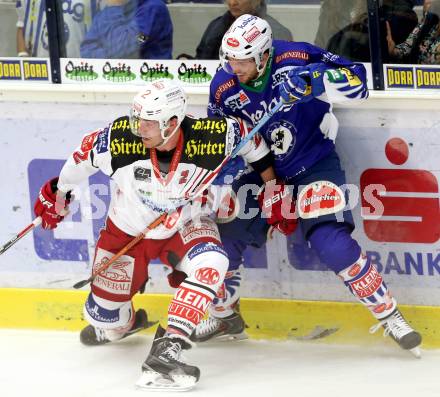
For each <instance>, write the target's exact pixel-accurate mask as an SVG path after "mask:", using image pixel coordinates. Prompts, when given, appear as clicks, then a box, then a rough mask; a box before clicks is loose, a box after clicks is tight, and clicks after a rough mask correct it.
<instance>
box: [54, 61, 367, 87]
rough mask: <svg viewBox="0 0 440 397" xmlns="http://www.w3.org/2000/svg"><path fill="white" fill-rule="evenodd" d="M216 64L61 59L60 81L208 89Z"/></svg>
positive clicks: (216, 68) (67, 82) (201, 62)
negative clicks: (157, 82)
mask: <svg viewBox="0 0 440 397" xmlns="http://www.w3.org/2000/svg"><path fill="white" fill-rule="evenodd" d="M364 65H365V68H366V69H367V76H368V88H369V89H372V88H373V84H372V81H373V80H372V71H371V64H368V63H366V64H364ZM220 68H221V65H220V62H219V61H214V60H196V59H191V60H152V59H147V60H137V59H80V58H61V76H62V77H61V78H62V82H63V83H65V84H78V83H99V84H113V85H121V84H122V83H123V84H133V85H140V84H143V83H145V82H148V81H154V80H158V79H171V80H176V81H178V82H179V83H180V84H182V85H183V86H186V87H191V86H197V87H206V88H208V87H209V84H210V82H211V80H212V78H213V77H214V75H215V73H216V72H217V70H219V69H220Z"/></svg>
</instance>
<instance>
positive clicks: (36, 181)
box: [0, 93, 440, 345]
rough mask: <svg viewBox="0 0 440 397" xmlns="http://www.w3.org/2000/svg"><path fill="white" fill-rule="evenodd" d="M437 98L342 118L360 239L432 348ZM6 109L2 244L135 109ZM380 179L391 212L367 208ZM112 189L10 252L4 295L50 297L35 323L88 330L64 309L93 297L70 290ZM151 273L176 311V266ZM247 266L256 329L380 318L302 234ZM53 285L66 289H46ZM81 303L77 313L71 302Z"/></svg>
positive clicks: (277, 241) (88, 195)
mask: <svg viewBox="0 0 440 397" xmlns="http://www.w3.org/2000/svg"><path fill="white" fill-rule="evenodd" d="M388 95H391V94H390V93H388ZM403 99H404V98H403ZM110 102H111V101H110ZM193 103H194V102H193ZM391 103H392V105H390V104H391ZM438 105H439V101H438V99H437V100H430V101H424V102H423V105H422V106H418V107H417V106H416V107H415V106H414V104H408V101H407V100H400V99H399V98H394V99H393V100H391V99H387V98H384V97H378V96H376V97H374V98H373V99H370V100H369V101H368V102H367V104H366V105H364V106H361V107H358V108H348V107H339V108H337V109H336V113H337V115H338V118H339V121H340V132H339V136H338V138H337V149H338V153H339V154H340V156H341V159H342V162H343V165H344V167H345V169H346V172H347V181H348V183H350V184H352V185H353V186H354V187H353V188H352V189H351V190H352V191H353V194H354V198H353V200H354V201H353V203H354V205H353V214H354V218H355V223H356V231H355V233H354V236H355V237H356V238H357V239H358V241H359V242H360V244H361V245H362V247H363V248H364V250H365V251H366V252H367V254H368V255H369V256H370V257H371V259H372V260H373V261H374V262H375V263H376V265H377V266H378V268H379V270H380V271H381V272H382V274H383V275H384V278H385V280H386V282H387V284H388V285H389V287H390V288H391V290H392V292H393V293H394V295H395V296H396V297H397V299H398V301H399V302H401V303H404V304H406V305H411V307H408V308H407V310H409V313H411V314H412V315H411V316H409V317H410V319H413V320H414V322H417V321H419V322H420V325H421V326H423V328H424V329H426V330H427V331H426V335H424V336H425V340H426V337H428V340H429V338H430V337H429V335H431V336H432V342H429V343H430V344H432V345H435V344H436V343H437V344H439V345H440V342H438V341H437V340H438V338H437V339H436V335H435V333H434V332H432V333H431V331H429V330H430V327H431V324H435V323H436V320H435V318H436V315H437V314H436V313H437V312H436V308H435V307H436V306H438V305H439V303H440V289H439V288H438V285H439V275H440V250H439V248H440V244H439V238H440V231H439V228H440V226H439V225H440V213H439V188H438V183H439V180H440V160H439V159H438V156H437V153H438V152H439V150H438V148H439V144H438V136H439V133H440V125H439V124H438V116H437V114H436V112H433V110H432V109H438V108H439V106H438ZM2 110H3V112H2V114H1V115H0V123H1V126H2V135H1V138H0V145H1V148H2V160H3V161H2V163H3V164H2V165H3V167H2V171H3V172H2V177H3V178H2V182H1V184H2V189H1V192H2V206H1V208H0V217H1V219H2V226H1V228H0V242H2V243H3V242H5V241H7V240H9V239H10V238H11V237H12V236H13V235H14V234H15V233H17V232H18V231H19V230H21V229H22V228H23V227H24V226H25V225H27V224H28V223H29V222H30V221H31V220H32V217H33V214H32V207H33V201H34V199H35V197H36V195H37V192H38V189H39V187H40V185H41V184H42V183H43V182H44V181H45V180H47V179H48V178H50V177H53V176H55V175H56V174H57V173H58V172H59V170H60V168H61V167H62V164H63V162H64V159H65V158H66V157H67V156H68V155H69V154H70V153H71V152H72V151H73V150H74V148H75V147H76V146H78V145H79V143H80V142H81V138H82V136H83V135H84V134H86V133H88V132H92V131H93V130H95V129H97V128H100V127H105V126H106V125H107V123H108V122H109V121H111V120H112V119H113V118H115V117H117V116H120V115H122V114H126V113H127V105H121V104H109V105H102V104H97V103H89V104H81V103H55V102H54V103H51V102H49V103H36V104H32V106H28V105H27V104H26V103H22V102H5V103H2ZM190 110H191V112H192V113H193V114H196V115H202V114H203V112H204V111H203V107H201V106H192V108H191V109H190ZM437 113H438V110H437ZM396 180H397V181H401V182H400V183H399V184H398V187H399V190H396V189H395V187H396V183H395V181H396ZM376 184H379V185H381V186H383V188H381V189H382V190H381V189H379V190H376V191H375V193H373V196H374V197H375V198H376V199H377V200H378V202H380V203H381V204H382V208H383V213H382V216H381V217H375V216H374V214H373V215H372V214H368V213H367V210H366V208H368V205H367V204H368V203H365V202H362V199H361V197H362V196H363V195H364V194H365V192H366V191H367V190H368V189H369V187H370V186H371V185H376ZM387 186H390V187H392V188H394V191H393V190H390V189H387ZM109 191H110V185H109V183H108V181H107V180H106V178H104V177H103V176H102V175H99V174H98V175H95V176H93V177H91V178H89V180H88V181H87V182H86V183H84V184H83V185H82V187H81V189H79V191H78V192H76V198H77V200H76V201H75V203H74V204H73V205H72V212H73V214H74V215H73V217H71V218H70V219H67V220H66V221H65V222H64V223H63V224H62V225H61V226H60V227H59V228H58V229H57V230H56V231H55V232H48V231H43V230H40V229H37V230H35V232H33V233H32V234H31V235H29V236H27V237H26V238H25V239H23V240H22V241H20V242H19V243H17V244H16V246H14V247H13V248H11V249H10V250H9V251H8V252H7V253H5V254H4V255H2V256H0V287H6V288H11V289H5V290H2V291H1V294H2V295H5V299H7V300H8V301H12V302H14V299H13V297H15V296H16V294H17V292H16V291H15V290H14V289H13V288H20V290H19V291H20V292H21V293H24V294H29V295H26V297H27V298H26V299H24V298H23V301H22V302H23V304H24V303H26V302H27V301H29V302H34V301H38V302H43V304H42V305H40V306H39V308H38V310H37V309H36V308H33V309H25V310H30V311H31V313H34V314H33V315H32V314H29V321H30V319H31V318H34V319H35V326H37V327H43V328H46V327H47V328H50V327H52V326H53V327H54V328H64V327H67V328H69V325H66V324H75V325H74V327H75V329H77V328H79V327H80V325H79V323H78V322H75V321H73V320H72V321H70V320H65V319H64V317H69V315H68V314H67V313H72V310H74V311H75V313H76V314H75V315H73V314H72V315H71V316H70V317H71V318H74V319H75V318H76V319H79V318H80V315H81V314H80V313H81V304H82V301H83V299H84V295H83V294H82V293H77V292H73V291H60V290H68V289H71V287H72V285H73V284H74V283H75V282H77V281H79V280H81V279H84V278H86V277H88V274H89V271H90V266H91V265H90V258H92V257H93V250H94V244H95V242H96V238H97V236H98V233H99V230H100V228H101V226H102V222H103V219H104V218H103V217H104V214H105V212H106V205H107V204H108V202H109ZM356 191H357V193H358V195H359V200H357V199H356ZM379 206H380V205H379ZM361 207H364V210H362V209H361ZM90 218H91V219H90ZM150 270H151V271H150V273H151V281H150V282H149V284H148V292H149V293H152V294H154V295H145V296H141V297H140V299H141V300H142V299H146V300H149V301H148V305H146V306H147V308H148V310H155V309H154V308H155V307H156V306H155V305H157V307H158V308H160V307H161V305H162V306H163V308H162V309H163V310H166V307H167V305H168V297H167V298H166V299H165V298H163V297H162V295H160V294H170V293H171V292H172V290H171V289H170V288H169V287H168V286H167V285H166V279H165V277H164V274H165V273H166V270H165V269H164V266H163V265H161V264H159V263H154V264H152V265H151V266H150ZM243 273H244V282H243V295H244V296H245V297H248V298H249V300H246V301H245V302H244V303H243V310H244V313H245V315H246V319H247V321H249V322H250V323H251V324H255V335H256V336H264V335H267V336H270V332H269V331H270V330H273V331H272V332H274V336H277V337H286V336H287V333H288V332H289V331H291V329H295V327H300V328H297V329H299V330H300V331H298V332H299V333H300V334H301V335H303V334H307V333H308V332H310V331H311V330H312V329H313V328H314V327H315V326H325V327H327V326H330V325H327V323H325V324H324V323H323V321H324V320H325V319H326V318H327V317H326V316H328V319H330V320H331V319H337V320H338V321H341V324H345V325H343V328H346V327H348V323H349V322H350V321H349V320H350V319H353V318H356V319H357V321H356V327H357V326H359V327H360V328H359V331H360V334H361V335H364V336H365V335H367V331H368V327H369V325H371V324H372V319H371V317H370V315H369V314H368V313H367V312H366V311H365V310H364V309H362V308H359V307H358V306H357V305H352V304H351V303H344V302H352V298H351V296H350V295H349V293H348V292H347V291H346V289H345V288H344V286H343V285H342V284H341V282H340V280H339V279H338V278H337V277H335V276H334V275H333V274H332V273H331V272H330V271H328V270H327V269H326V268H325V267H324V266H323V265H322V264H321V263H320V262H319V260H318V259H317V258H316V256H315V255H314V254H313V252H312V251H311V250H310V249H309V248H308V246H307V244H306V243H305V242H304V241H303V240H302V238H301V235H300V233H295V234H294V235H293V236H292V237H289V238H288V239H286V238H284V237H282V236H279V235H277V236H276V237H275V238H274V239H273V240H271V241H269V242H268V244H267V246H266V247H264V248H262V249H260V250H249V251H248V252H247V253H246V262H245V268H244V271H243ZM21 288H25V289H29V290H21ZM32 289H33V290H32ZM47 289H54V290H56V291H48V292H46V290H47ZM51 294H55V295H51ZM58 294H59V295H58ZM156 294H159V295H156ZM41 295H42V296H43V298H41ZM31 297H33V298H31ZM20 299H21V298H20ZM72 299H73V301H72ZM151 299H153V301H154V303H152V301H151ZM161 299H165V301H166V302H164V301H161ZM274 300H275V301H274ZM310 301H313V302H310ZM329 301H332V303H329ZM2 302H3V303H2V310H1V312H2V313H6V314H5V315H9V314H8V312H9V311H10V310H11V311H12V309H8V306H9V305H6V304H5V303H4V302H5V300H3V299H2ZM44 302H46V303H44ZM51 302H52V305H51ZM54 302H58V303H57V304H55V303H54ZM69 302H71V303H69ZM274 302H276V304H274ZM303 302H307V303H303ZM333 302H334V303H333ZM337 302H339V303H337ZM70 304H72V305H74V307H75V309H72V310H68V309H69V307H70V306H69V305H70ZM150 304H153V308H152V309H150V306H149V305H150ZM13 305H14V307H15V310H17V309H18V308H19V307H20V306H19V305H18V303H16V304H13ZM57 305H59V306H57ZM45 307H46V308H51V309H50V310H49V309H48V311H49V312H50V313H52V314H55V316H54V318H55V319H53V320H51V321H52V325H49V323H51V321H49V322H48V323H47V324H48V325H41V319H42V318H44V316H43V317H42V313H44V310H43V309H44V308H45ZM274 307H275V308H276V309H277V310H279V313H278V312H277V314H274V316H275V317H276V318H275V317H274V318H272V317H271V316H270V315H269V314H266V315H265V320H264V321H266V319H267V321H268V323H267V324H268V326H267V327H266V326H263V325H261V327H260V325H259V328H258V330H257V328H256V325H257V324H258V322H257V315H256V314H255V317H254V314H252V313H257V312H259V311H263V312H265V310H266V309H265V308H274ZM53 308H56V310H55V309H53ZM164 308H165V309H164ZM17 311H18V310H17ZM357 311H359V313H358V312H357ZM267 312H268V313H270V310H267ZM12 314H13V313H12ZM413 315H414V317H413ZM0 316H4V314H0ZM277 316H278V317H277ZM292 316H293V317H292ZM23 317H26V316H23ZM59 317H61V318H63V322H65V323H66V324H64V325H62V326H61V327H58V326H57V324H59V323H58V321H59V320H56V318H59ZM291 317H292V320H294V319H298V318H301V319H304V320H301V322H300V326H296V325H295V323H290V322H289V321H290V318H291ZM0 318H1V323H0V326H8V321H6V320H4V317H0ZM9 318H10V319H11V317H9ZM17 318H18V317H17ZM48 318H51V316H49V317H48ZM248 318H249V319H248ZM344 318H346V320H344ZM321 319H322V321H321ZM309 320H310V321H309ZM318 320H320V321H318ZM14 321H15V320H14ZM14 321H12V319H11V324H15V322H14ZM17 321H18V320H17ZM23 321H24V320H23ZM69 321H70V322H69ZM78 321H79V320H78ZM283 321H285V322H283ZM344 321H346V322H344ZM43 323H44V324H46V323H45V322H44V321H43ZM251 324H250V325H251ZM28 325H29V326H31V324H27V325H24V324H23V325H20V324H19V323H17V326H28ZM277 326H279V327H278V328H277ZM301 327H302V328H301ZM334 327H336V326H334ZM437 328H438V327H437ZM69 329H70V328H69ZM253 329H254V328H252V325H251V330H253ZM253 332H254V331H252V333H253ZM338 335H342V334H340V333H339V332H336V333H335V334H334V335H333V336H330V337H328V339H330V338H336V339H337V338H339V336H338Z"/></svg>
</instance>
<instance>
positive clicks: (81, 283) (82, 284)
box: [73, 279, 91, 289]
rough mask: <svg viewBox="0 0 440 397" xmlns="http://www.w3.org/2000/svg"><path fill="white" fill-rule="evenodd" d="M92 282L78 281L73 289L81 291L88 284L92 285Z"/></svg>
mask: <svg viewBox="0 0 440 397" xmlns="http://www.w3.org/2000/svg"><path fill="white" fill-rule="evenodd" d="M90 281H91V280H90V279H87V280H81V281H78V282H77V283H76V284H74V285H73V288H75V289H80V288H82V287H85V286H86V285H87V284H88V283H90Z"/></svg>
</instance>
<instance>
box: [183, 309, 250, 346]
mask: <svg viewBox="0 0 440 397" xmlns="http://www.w3.org/2000/svg"><path fill="white" fill-rule="evenodd" d="M244 329H245V323H244V320H243V317H241V315H240V313H233V314H231V315H230V316H228V317H225V318H217V317H212V316H211V315H210V316H209V317H208V318H207V319H206V320H202V321H200V323H199V324H198V325H197V327H196V329H195V330H194V332H193V333H192V335H191V340H192V341H193V342H197V343H198V342H206V341H208V340H211V339H217V340H242V339H247V337H248V336H247V335H246V333H245V332H244Z"/></svg>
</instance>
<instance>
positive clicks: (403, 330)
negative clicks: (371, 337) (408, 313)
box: [370, 309, 422, 358]
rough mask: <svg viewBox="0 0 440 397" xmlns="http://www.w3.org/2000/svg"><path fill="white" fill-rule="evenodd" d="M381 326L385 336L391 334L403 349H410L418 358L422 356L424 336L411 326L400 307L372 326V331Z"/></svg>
mask: <svg viewBox="0 0 440 397" xmlns="http://www.w3.org/2000/svg"><path fill="white" fill-rule="evenodd" d="M380 326H382V327H383V328H384V329H385V331H384V333H383V335H384V336H387V335H389V336H391V338H393V339H394V340H395V341H396V342H397V344H398V345H399V346H400V347H401V348H402V349H404V350H409V351H410V352H411V353H412V354H414V356H416V357H417V358H420V357H421V353H420V348H419V346H420V344H421V343H422V336H421V335H420V334H419V333H418V332H417V331H415V330H413V329H412V328H411V327H410V325H409V324H408V323H407V322H406V320H405V318H404V317H403V316H402V313H400V311H399V310H398V309H396V310H394V311H393V312H392V313H391V314H390V315H389V316H388V317H387V318H385V319H383V320H381V321H380V322H379V324H376V325H374V326H373V327H371V328H370V333H374V332H376V331H377V330H378V329H379V328H380Z"/></svg>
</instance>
